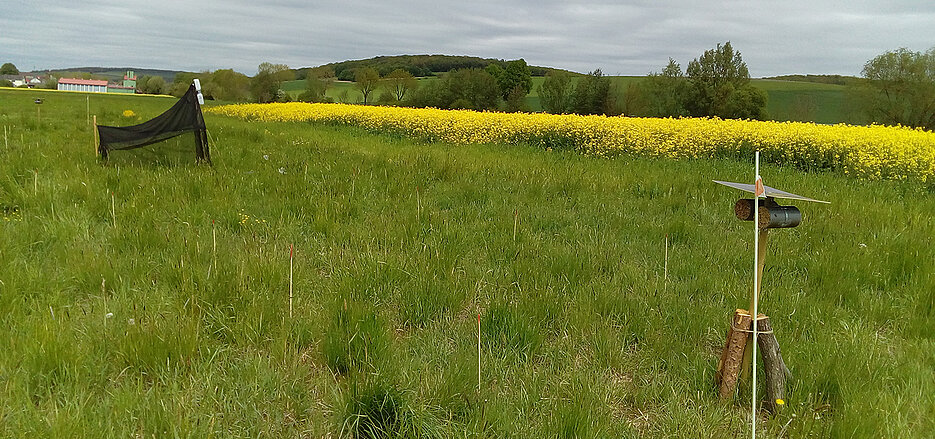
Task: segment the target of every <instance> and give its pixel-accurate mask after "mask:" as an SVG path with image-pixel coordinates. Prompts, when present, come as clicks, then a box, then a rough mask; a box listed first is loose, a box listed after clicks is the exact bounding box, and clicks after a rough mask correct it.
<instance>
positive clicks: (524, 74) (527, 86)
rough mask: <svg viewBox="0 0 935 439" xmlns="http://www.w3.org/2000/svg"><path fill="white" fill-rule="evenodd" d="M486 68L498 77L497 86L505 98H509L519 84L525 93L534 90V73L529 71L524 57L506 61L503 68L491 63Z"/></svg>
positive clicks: (501, 95)
mask: <svg viewBox="0 0 935 439" xmlns="http://www.w3.org/2000/svg"><path fill="white" fill-rule="evenodd" d="M484 70H485V71H486V72H487V73H489V74H490V75H491V76H493V77H494V78H496V80H497V86H498V87H499V88H500V97H502V98H503V99H507V97H508V96H509V95H510V94H511V93H514V91H515V89H516V87H517V86H519V87H520V88H521V89H522V90H523V91H524V92H525V94H529V92H530V91H531V90H532V74H531V73H530V72H529V66H528V65H526V60H524V59H522V58H520V59H517V60H514V61H510V62H508V63H506V66H505V67H503V68H501V67H500V66H499V65H497V64H490V65H488V66H487V67H486V68H485V69H484ZM524 96H525V95H524Z"/></svg>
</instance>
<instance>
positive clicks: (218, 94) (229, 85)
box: [205, 69, 285, 102]
mask: <svg viewBox="0 0 935 439" xmlns="http://www.w3.org/2000/svg"><path fill="white" fill-rule="evenodd" d="M283 76H285V74H284V75H283ZM208 89H210V91H211V95H210V96H211V97H212V98H213V99H217V100H221V101H231V102H245V101H247V100H249V99H250V78H249V77H248V76H247V75H244V74H243V73H240V72H235V71H234V69H218V70H215V71H214V72H213V73H211V74H210V76H209V78H208V83H207V84H205V96H208V95H207V90H208Z"/></svg>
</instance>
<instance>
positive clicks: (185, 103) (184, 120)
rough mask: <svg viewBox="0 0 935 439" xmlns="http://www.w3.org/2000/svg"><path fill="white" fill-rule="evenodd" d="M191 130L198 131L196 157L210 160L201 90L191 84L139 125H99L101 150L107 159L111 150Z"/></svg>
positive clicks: (158, 139) (203, 160) (102, 156)
mask: <svg viewBox="0 0 935 439" xmlns="http://www.w3.org/2000/svg"><path fill="white" fill-rule="evenodd" d="M188 132H192V133H193V134H194V135H195V157H196V158H197V160H198V161H200V162H207V163H211V154H210V152H209V150H208V134H207V128H206V127H205V119H204V116H203V115H202V114H201V104H199V103H198V90H197V89H196V88H195V85H194V84H192V85H191V86H190V87H188V91H187V92H186V93H185V95H184V96H182V98H181V99H179V101H178V102H176V103H175V105H173V106H172V108H170V109H168V110H166V112H164V113H162V114H160V115H158V116H156V117H154V118H152V119H150V120H147V121H146V122H143V123H141V124H139V125H133V126H128V127H110V126H103V125H99V126H98V127H97V133H98V136H99V137H98V138H99V139H100V140H99V142H100V143H99V144H98V153H99V154H100V155H101V158H104V159H107V157H108V155H109V154H110V152H111V151H121V150H131V149H136V148H142V147H144V146H147V145H151V144H153V143H158V142H162V141H164V140H167V139H171V138H173V137H175V136H178V135H181V134H185V133H188Z"/></svg>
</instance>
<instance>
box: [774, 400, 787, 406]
mask: <svg viewBox="0 0 935 439" xmlns="http://www.w3.org/2000/svg"><path fill="white" fill-rule="evenodd" d="M776 405H778V406H780V407H782V406H784V405H786V402H785V401H783V400H781V399H777V400H776Z"/></svg>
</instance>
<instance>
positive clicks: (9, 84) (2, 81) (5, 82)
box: [0, 79, 13, 87]
mask: <svg viewBox="0 0 935 439" xmlns="http://www.w3.org/2000/svg"><path fill="white" fill-rule="evenodd" d="M12 86H13V82H12V81H10V80H9V79H0V87H12Z"/></svg>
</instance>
